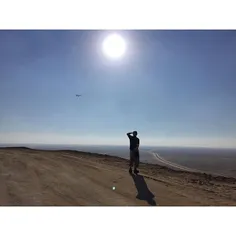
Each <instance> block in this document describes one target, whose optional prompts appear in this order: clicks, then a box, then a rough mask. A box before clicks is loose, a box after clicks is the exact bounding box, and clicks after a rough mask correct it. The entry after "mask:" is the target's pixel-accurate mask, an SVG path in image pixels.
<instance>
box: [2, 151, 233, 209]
mask: <svg viewBox="0 0 236 236" xmlns="http://www.w3.org/2000/svg"><path fill="white" fill-rule="evenodd" d="M127 167H128V161H127V160H125V159H121V158H117V157H110V156H106V155H99V154H92V153H83V152H76V151H42V150H31V149H27V148H0V205H17V206H18V205H23V206H32V205H40V206H43V205H44V206H45V205H47V206H60V205H61V206H69V205H70V206H81V205H82V206H108V205H109V206H140V205H142V206H146V205H158V206H193V205H198V206H203V205H206V206H209V205H212V206H217V205H221V206H226V205H231V206H232V205H234V206H236V179H234V178H226V177H220V176H211V175H204V174H200V173H190V172H184V171H175V170H171V169H169V168H167V167H162V166H159V165H151V164H141V165H140V175H138V176H131V175H129V173H128V168H127ZM113 187H115V190H113Z"/></svg>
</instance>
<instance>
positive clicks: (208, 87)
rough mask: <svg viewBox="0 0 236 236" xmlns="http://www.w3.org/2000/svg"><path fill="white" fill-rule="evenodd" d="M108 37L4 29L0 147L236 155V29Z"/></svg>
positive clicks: (124, 33) (102, 33) (104, 33)
mask: <svg viewBox="0 0 236 236" xmlns="http://www.w3.org/2000/svg"><path fill="white" fill-rule="evenodd" d="M110 32H112V31H99V30H96V31H91V30H87V31H86V30H77V31H70V30H68V31H63V30H61V31H57V30H54V31H52V30H48V31H45V30H43V31H37V30H36V31H31V30H29V31H24V30H23V31H21V30H20V31H15V30H12V31H7V30H1V31H0V38H1V41H0V143H29V142H33V143H42V142H43V143H48V144H50V143H57V144H59V145H60V144H62V145H64V144H65V145H70V144H71V145H72V144H73V145H74V144H76V143H78V144H79V145H128V139H127V137H126V133H127V132H129V131H133V130H137V131H138V132H139V137H140V140H141V146H142V145H143V146H166V147H170V146H172V147H173V146H175V147H209V148H236V123H235V120H236V109H235V104H236V93H235V88H236V80H235V78H236V31H229V30H224V31H220V30H214V31H213V30H205V31H201V30H198V31H193V30H191V31H188V30H185V31H183V30H182V31H172V30H153V31H149V30H147V31H136V30H134V31H128V30H121V31H119V30H118V31H115V32H116V33H118V34H120V35H121V36H122V37H123V38H124V40H125V42H126V44H127V51H126V53H125V54H124V57H123V58H122V59H119V60H112V59H109V58H107V57H105V56H104V55H103V52H102V42H103V39H104V38H105V37H106V36H107V35H109V34H110ZM114 48H116V47H114ZM76 94H82V96H81V97H79V98H77V97H76Z"/></svg>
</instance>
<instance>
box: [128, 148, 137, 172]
mask: <svg viewBox="0 0 236 236" xmlns="http://www.w3.org/2000/svg"><path fill="white" fill-rule="evenodd" d="M133 165H134V168H138V166H139V151H134V150H130V164H129V166H130V167H133Z"/></svg>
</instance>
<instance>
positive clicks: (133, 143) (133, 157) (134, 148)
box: [127, 131, 139, 174]
mask: <svg viewBox="0 0 236 236" xmlns="http://www.w3.org/2000/svg"><path fill="white" fill-rule="evenodd" d="M131 134H133V135H131ZM137 135H138V132H137V131H133V132H129V133H127V136H128V137H129V140H130V148H129V149H130V164H129V173H130V174H131V173H132V167H133V165H134V173H135V174H138V173H139V171H138V169H137V168H138V166H139V138H138V137H137Z"/></svg>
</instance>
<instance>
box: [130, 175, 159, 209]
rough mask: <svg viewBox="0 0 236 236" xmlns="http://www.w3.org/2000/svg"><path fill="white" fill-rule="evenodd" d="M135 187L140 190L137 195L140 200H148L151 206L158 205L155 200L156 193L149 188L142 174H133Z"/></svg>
mask: <svg viewBox="0 0 236 236" xmlns="http://www.w3.org/2000/svg"><path fill="white" fill-rule="evenodd" d="M131 176H132V178H133V180H134V184H135V187H136V189H137V191H138V195H137V196H136V198H137V199H139V200H144V201H147V203H148V204H149V205H151V206H156V205H157V204H156V202H155V200H154V198H155V196H154V194H153V193H152V192H151V191H150V190H149V189H148V186H147V184H146V181H145V179H144V177H143V176H142V175H134V174H131Z"/></svg>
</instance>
